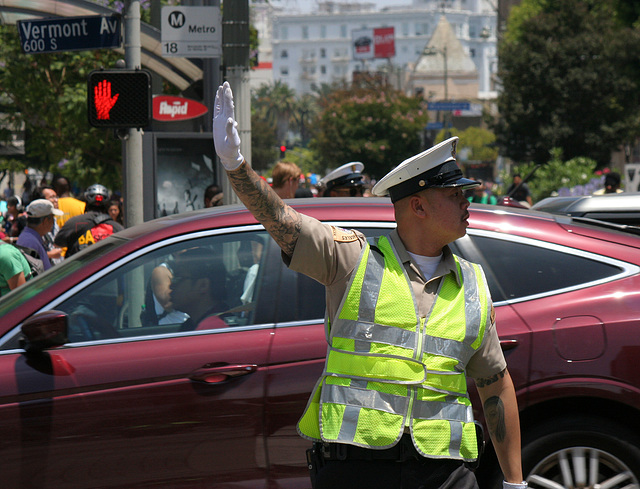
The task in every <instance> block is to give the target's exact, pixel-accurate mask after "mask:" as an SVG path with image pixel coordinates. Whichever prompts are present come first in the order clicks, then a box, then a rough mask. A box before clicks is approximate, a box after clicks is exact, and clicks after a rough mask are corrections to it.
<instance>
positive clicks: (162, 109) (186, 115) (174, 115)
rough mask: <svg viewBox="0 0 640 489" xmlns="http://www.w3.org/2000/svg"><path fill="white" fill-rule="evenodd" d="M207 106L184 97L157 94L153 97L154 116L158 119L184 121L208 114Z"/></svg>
mask: <svg viewBox="0 0 640 489" xmlns="http://www.w3.org/2000/svg"><path fill="white" fill-rule="evenodd" d="M207 111H208V109H207V106H206V105H203V104H201V103H200V102H196V101H195V100H191V99H188V98H183V97H172V96H169V95H156V96H155V97H153V118H154V119H155V120H156V121H164V122H166V121H184V120H187V119H195V118H196V117H200V116H201V115H204V114H206V113H207Z"/></svg>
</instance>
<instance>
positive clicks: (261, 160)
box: [251, 112, 280, 172]
mask: <svg viewBox="0 0 640 489" xmlns="http://www.w3.org/2000/svg"><path fill="white" fill-rule="evenodd" d="M276 141H277V139H276V129H275V127H274V126H273V125H271V124H269V122H267V121H266V120H264V119H263V118H261V117H258V115H257V114H256V113H255V112H254V113H253V114H251V166H252V167H253V169H254V170H256V171H258V172H261V171H263V170H266V169H267V168H269V167H270V166H271V165H273V164H274V162H275V161H276V159H277V158H278V156H279V154H280V150H279V149H278V145H277V143H276Z"/></svg>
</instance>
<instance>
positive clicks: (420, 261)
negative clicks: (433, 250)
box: [407, 251, 442, 280]
mask: <svg viewBox="0 0 640 489" xmlns="http://www.w3.org/2000/svg"><path fill="white" fill-rule="evenodd" d="M407 253H409V256H411V258H413V261H414V262H416V265H418V268H419V269H420V271H421V272H422V275H424V278H425V280H429V279H430V278H431V277H433V273H434V272H435V271H436V268H438V263H440V261H441V260H442V253H440V254H439V255H438V256H424V255H416V254H415V253H411V252H409V251H407Z"/></svg>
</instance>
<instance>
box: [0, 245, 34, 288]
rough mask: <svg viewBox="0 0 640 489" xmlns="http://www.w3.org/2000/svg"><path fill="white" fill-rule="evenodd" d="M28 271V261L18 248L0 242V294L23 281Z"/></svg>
mask: <svg viewBox="0 0 640 489" xmlns="http://www.w3.org/2000/svg"><path fill="white" fill-rule="evenodd" d="M30 273H31V268H30V267H29V262H27V260H26V258H25V257H24V256H22V253H21V252H20V250H19V249H18V248H16V247H15V246H12V245H10V244H7V243H2V244H0V296H3V295H5V294H7V293H8V292H10V291H11V290H13V289H15V288H16V287H18V286H19V285H22V284H23V283H25V282H26V281H27V279H26V277H28V276H29V274H30Z"/></svg>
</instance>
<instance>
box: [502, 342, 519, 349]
mask: <svg viewBox="0 0 640 489" xmlns="http://www.w3.org/2000/svg"><path fill="white" fill-rule="evenodd" d="M516 346H518V340H500V347H501V348H502V351H508V350H513V349H514V348H515V347H516Z"/></svg>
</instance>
